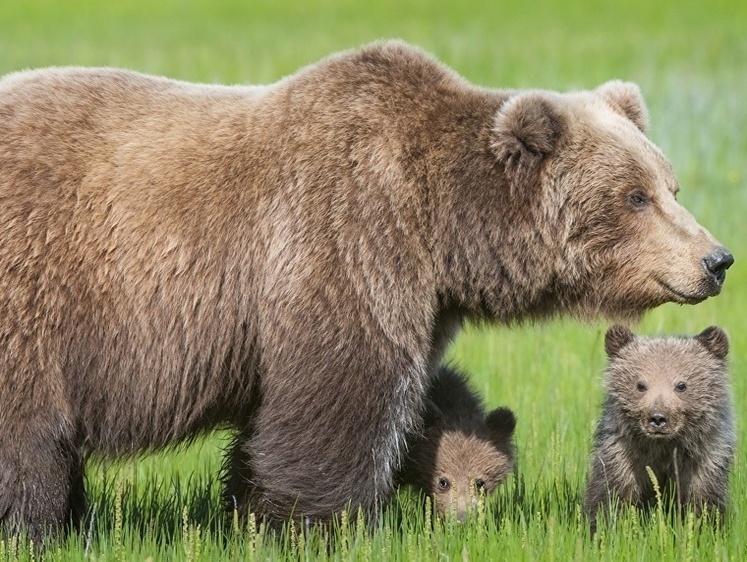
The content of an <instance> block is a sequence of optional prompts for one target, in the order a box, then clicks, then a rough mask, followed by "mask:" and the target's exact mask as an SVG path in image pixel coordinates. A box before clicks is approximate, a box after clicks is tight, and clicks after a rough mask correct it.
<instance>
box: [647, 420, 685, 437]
mask: <svg viewBox="0 0 747 562" xmlns="http://www.w3.org/2000/svg"><path fill="white" fill-rule="evenodd" d="M641 430H642V431H643V434H644V435H645V436H646V437H648V438H649V439H669V438H671V437H674V436H675V435H676V434H677V432H678V430H679V424H678V425H677V426H674V425H672V424H671V423H668V424H667V425H664V426H661V427H656V426H653V425H651V423H650V422H649V421H648V420H644V421H642V422H641Z"/></svg>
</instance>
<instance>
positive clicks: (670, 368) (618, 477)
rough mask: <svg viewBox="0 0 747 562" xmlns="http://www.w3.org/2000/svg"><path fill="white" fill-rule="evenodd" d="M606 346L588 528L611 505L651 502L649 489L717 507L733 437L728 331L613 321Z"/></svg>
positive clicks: (721, 503) (698, 508)
mask: <svg viewBox="0 0 747 562" xmlns="http://www.w3.org/2000/svg"><path fill="white" fill-rule="evenodd" d="M605 350H606V352H607V355H608V357H609V364H608V366H607V369H606V374H605V385H606V388H607V397H606V399H605V402H604V410H603V414H602V419H601V421H600V422H599V427H598V429H597V431H596V436H595V440H594V452H593V454H592V461H591V475H590V477H589V482H588V484H587V490H586V502H585V505H586V512H587V513H588V514H589V519H590V523H591V527H592V530H595V529H596V526H597V518H598V517H602V516H603V515H605V514H606V513H607V512H608V511H609V506H610V504H614V505H616V506H619V505H622V504H632V505H635V506H641V507H647V506H649V507H650V506H652V505H653V504H655V503H656V487H658V488H659V493H660V495H661V497H662V499H663V501H665V502H667V504H671V502H675V503H676V504H677V505H680V506H685V505H690V506H692V507H693V509H694V510H695V512H696V513H701V512H702V511H703V509H708V510H718V511H721V512H723V511H724V509H725V507H726V495H727V484H728V479H729V469H730V467H731V463H732V458H733V455H734V446H735V441H736V436H735V429H734V411H733V407H732V400H731V395H730V390H729V380H728V373H727V365H726V354H727V353H728V351H729V341H728V339H727V337H726V334H725V333H724V332H723V331H722V330H721V329H719V328H716V327H710V328H707V329H705V330H704V331H703V332H701V333H700V334H698V335H697V336H695V337H691V338H683V337H668V338H641V337H636V336H635V335H633V333H632V332H631V331H630V330H629V329H628V328H625V327H622V326H614V327H612V328H610V329H609V331H608V332H607V335H606V337H605ZM649 471H651V473H652V474H653V478H652V476H651V474H650V473H649ZM654 482H656V484H654Z"/></svg>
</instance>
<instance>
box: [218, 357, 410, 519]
mask: <svg viewBox="0 0 747 562" xmlns="http://www.w3.org/2000/svg"><path fill="white" fill-rule="evenodd" d="M379 351H380V350H379ZM351 353H352V354H353V355H354V357H344V356H336V357H333V356H329V357H324V356H318V357H317V358H309V360H308V362H307V364H306V365H305V368H303V367H302V366H301V364H297V366H296V367H295V368H293V369H292V370H291V371H288V370H284V371H275V372H273V373H272V374H271V375H268V376H267V377H266V378H265V380H263V383H262V387H263V390H262V400H261V405H260V407H259V409H258V411H257V412H256V418H255V426H254V432H253V435H251V437H248V439H247V440H246V442H243V443H241V442H239V443H237V446H236V447H237V448H235V449H234V452H233V453H232V459H238V460H241V459H244V461H245V462H247V463H248V464H249V466H248V467H246V466H244V467H242V466H241V463H236V462H233V461H232V462H230V463H229V464H230V466H231V469H232V470H233V471H234V474H229V475H228V482H229V484H232V486H233V487H232V489H231V490H229V493H230V494H231V495H233V496H234V497H236V498H237V500H236V501H237V507H239V508H241V507H242V505H243V504H244V501H243V499H244V498H249V502H248V503H249V504H250V505H249V508H250V509H251V510H252V511H254V512H255V513H256V514H257V515H258V517H260V518H265V519H267V520H269V521H271V522H274V523H282V522H284V521H288V520H289V519H290V518H293V519H295V520H302V521H305V522H310V523H314V522H327V521H329V520H330V519H331V518H332V517H333V516H334V515H335V514H338V513H340V512H341V511H342V510H344V509H347V508H350V509H351V510H353V512H357V510H358V508H361V509H363V511H364V513H365V514H366V515H367V516H369V517H375V516H376V514H377V512H378V511H379V509H380V507H381V505H382V504H383V503H384V502H386V501H388V500H389V498H390V496H391V493H392V489H393V474H394V471H395V470H396V469H397V468H398V465H399V462H400V458H401V457H402V455H403V453H404V445H405V443H404V439H405V435H406V434H407V433H408V432H409V431H411V430H412V428H413V427H414V425H415V424H417V423H419V417H420V411H421V403H422V399H423V393H424V385H423V382H422V381H423V379H424V377H425V373H424V370H423V369H422V368H421V369H418V367H417V366H416V365H414V364H410V363H408V362H407V361H406V360H405V359H404V358H402V357H400V356H397V354H396V352H391V353H390V354H388V355H387V356H385V357H386V359H388V360H387V361H386V362H383V361H381V359H382V357H381V356H378V357H373V356H372V354H371V352H370V351H369V352H368V353H367V352H366V348H365V347H362V346H353V347H351ZM322 358H324V359H326V361H322V362H320V361H319V360H320V359H322ZM345 359H348V361H345ZM238 471H243V472H244V475H249V476H248V477H246V476H244V478H242V475H241V474H238V473H237V472H238ZM240 481H243V482H245V484H246V490H247V491H246V492H244V491H242V490H241V489H239V488H237V487H236V482H240Z"/></svg>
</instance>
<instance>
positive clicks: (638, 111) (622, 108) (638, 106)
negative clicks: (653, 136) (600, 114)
mask: <svg viewBox="0 0 747 562" xmlns="http://www.w3.org/2000/svg"><path fill="white" fill-rule="evenodd" d="M596 93H597V94H599V95H600V96H602V97H603V98H604V101H606V102H607V105H609V106H610V107H611V108H612V110H613V111H614V112H615V113H619V114H620V115H622V116H623V117H627V118H628V119H630V120H631V121H632V122H633V124H634V125H635V126H636V127H638V129H639V130H640V131H641V132H642V133H645V132H646V131H647V130H648V109H646V102H645V101H643V94H642V93H641V89H640V88H639V87H638V84H634V83H633V82H621V81H620V80H612V81H611V82H605V83H604V84H602V85H601V86H599V87H598V88H597V89H596Z"/></svg>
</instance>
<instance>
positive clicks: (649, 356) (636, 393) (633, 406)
mask: <svg viewBox="0 0 747 562" xmlns="http://www.w3.org/2000/svg"><path fill="white" fill-rule="evenodd" d="M605 350H606V352H607V356H608V358H609V364H608V366H607V369H606V373H605V375H606V376H605V378H606V381H605V384H606V387H607V391H608V396H609V399H610V400H611V403H612V404H614V406H613V409H614V410H615V414H616V415H617V416H618V420H622V423H624V424H625V425H626V426H628V427H629V429H630V432H631V433H632V434H639V435H643V436H645V437H649V438H652V439H668V438H677V437H688V436H690V437H691V436H692V435H693V434H696V433H697V432H699V431H702V430H705V429H708V428H711V427H713V425H714V424H717V423H718V422H719V420H720V419H722V417H723V416H724V415H725V413H726V412H727V411H728V410H729V409H730V407H731V406H730V398H729V388H728V376H727V370H726V355H727V353H728V351H729V340H728V338H727V336H726V334H725V333H724V331H723V330H721V329H720V328H716V327H710V328H706V329H705V330H703V332H701V333H700V334H698V335H697V336H695V337H692V338H674V337H670V338H640V337H637V336H635V335H634V334H633V333H632V332H631V331H630V330H629V329H628V328H625V327H622V326H613V327H612V328H610V329H609V330H608V331H607V334H606V336H605Z"/></svg>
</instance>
